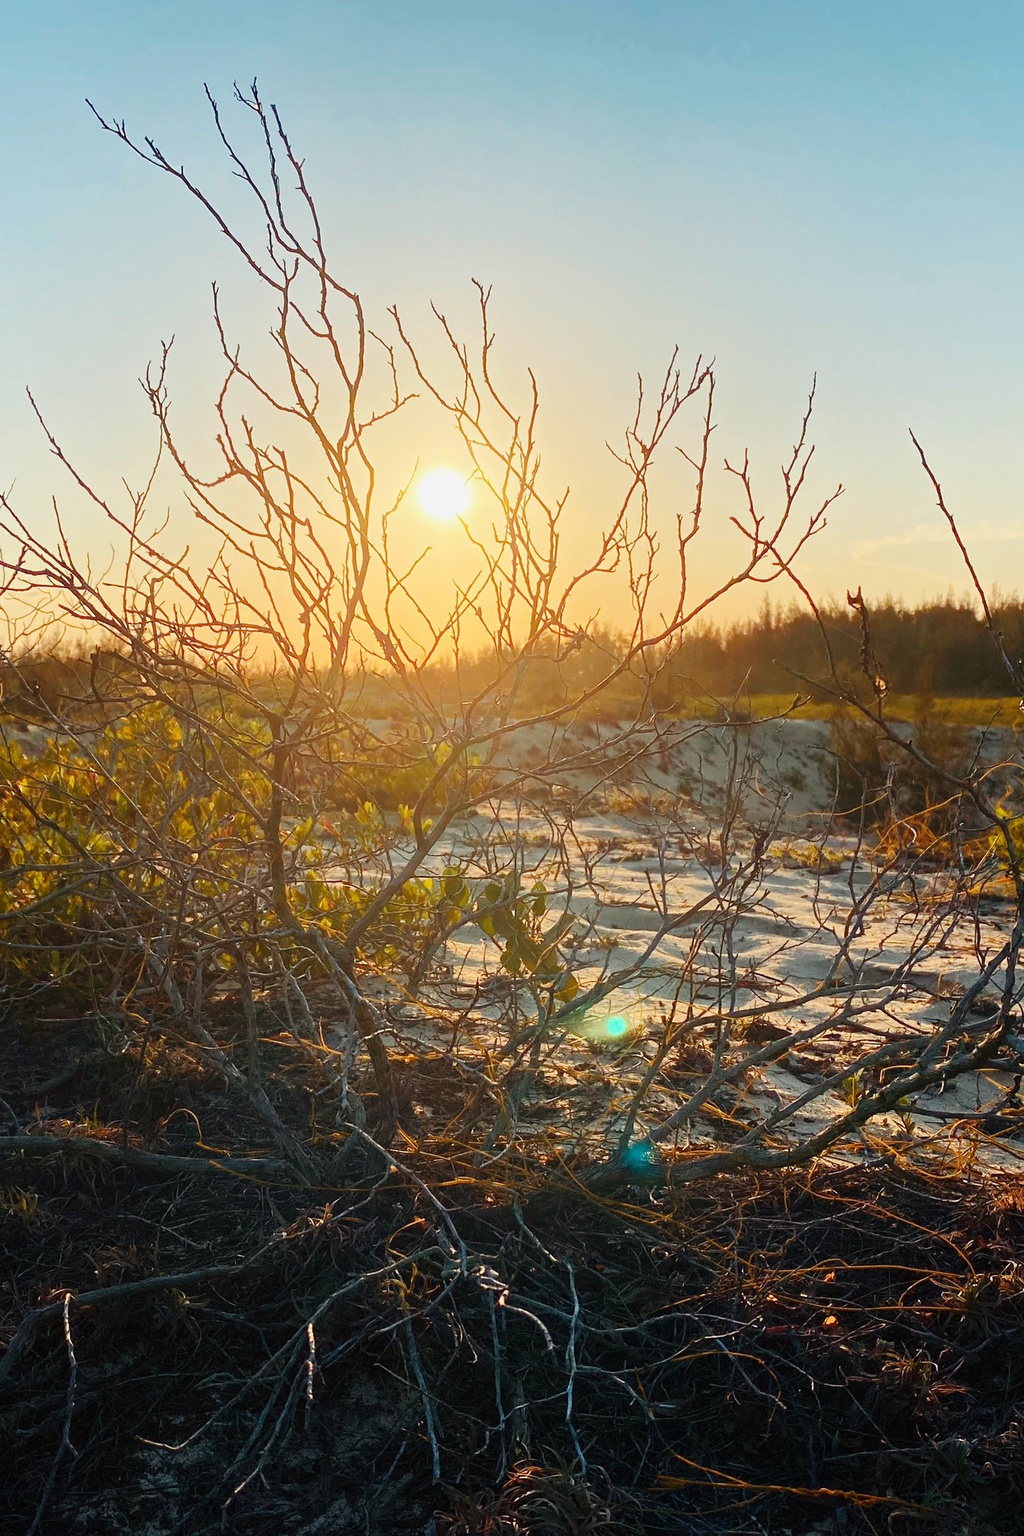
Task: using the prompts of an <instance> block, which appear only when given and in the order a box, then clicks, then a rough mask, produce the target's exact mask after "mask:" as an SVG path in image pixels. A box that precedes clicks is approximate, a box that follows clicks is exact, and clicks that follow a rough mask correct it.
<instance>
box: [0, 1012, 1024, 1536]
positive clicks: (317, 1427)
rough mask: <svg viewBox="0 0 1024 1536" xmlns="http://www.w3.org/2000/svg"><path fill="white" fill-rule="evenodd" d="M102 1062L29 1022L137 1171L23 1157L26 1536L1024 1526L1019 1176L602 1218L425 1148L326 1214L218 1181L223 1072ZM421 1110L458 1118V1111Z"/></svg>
mask: <svg viewBox="0 0 1024 1536" xmlns="http://www.w3.org/2000/svg"><path fill="white" fill-rule="evenodd" d="M225 1028H226V1025H225ZM94 1033H95V1032H94V1031H92V1032H91V1031H90V1027H89V1026H87V1025H84V1024H81V1023H77V1024H76V1023H74V1022H73V1021H65V1024H64V1025H63V1026H62V1027H59V1026H57V1025H51V1026H49V1027H48V1028H47V1029H41V1028H40V1027H38V1026H30V1025H28V1024H27V1023H24V1022H23V1023H22V1024H21V1025H19V1026H17V1027H16V1028H14V1029H13V1030H12V1031H11V1038H10V1039H9V1041H8V1049H7V1059H6V1061H5V1063H4V1065H5V1091H6V1093H7V1095H8V1096H9V1098H10V1101H11V1105H12V1108H13V1109H14V1111H15V1113H18V1114H24V1113H25V1111H26V1110H27V1109H28V1108H29V1106H31V1105H32V1104H33V1103H36V1104H38V1115H39V1117H40V1119H41V1120H43V1121H44V1122H45V1128H46V1129H47V1130H48V1131H49V1132H50V1133H51V1134H52V1133H53V1132H55V1131H59V1130H62V1129H66V1130H74V1131H75V1132H76V1134H77V1136H78V1137H80V1138H84V1137H92V1138H96V1139H98V1140H100V1141H102V1142H103V1144H104V1145H105V1146H107V1147H109V1148H111V1149H112V1151H111V1156H110V1158H109V1159H107V1160H106V1161H105V1162H104V1163H102V1164H100V1163H97V1162H96V1161H95V1160H94V1159H92V1158H89V1157H86V1156H83V1155H82V1154H81V1153H80V1152H78V1151H71V1150H68V1151H67V1152H65V1153H63V1154H59V1153H57V1152H55V1151H54V1150H51V1151H50V1153H49V1154H48V1155H46V1156H41V1155H39V1152H38V1149H36V1151H35V1152H33V1151H31V1150H26V1151H22V1152H15V1151H13V1150H9V1151H7V1152H6V1153H5V1155H4V1159H3V1168H2V1170H0V1174H2V1177H0V1184H2V1188H3V1200H2V1204H0V1240H2V1243H3V1249H4V1273H5V1275H7V1276H8V1277H9V1278H8V1280H7V1282H6V1284H5V1287H4V1291H3V1314H4V1318H3V1324H2V1328H3V1336H4V1339H5V1341H7V1342H10V1341H11V1340H12V1339H14V1340H15V1341H16V1347H15V1349H14V1350H13V1351H9V1353H8V1358H7V1360H6V1362H4V1363H2V1364H0V1377H2V1376H4V1375H6V1380H4V1382H3V1399H2V1409H0V1423H2V1426H3V1432H4V1437H5V1445H6V1447H7V1451H6V1453H5V1454H6V1475H7V1478H8V1488H9V1496H10V1501H11V1502H10V1506H9V1507H10V1512H11V1521H12V1523H11V1525H10V1526H9V1529H11V1530H26V1531H27V1530H28V1529H29V1527H30V1526H31V1525H32V1521H33V1516H34V1514H35V1512H36V1511H37V1510H38V1509H39V1507H40V1499H41V1495H42V1492H43V1490H44V1488H45V1487H46V1485H47V1482H48V1480H49V1481H50V1484H51V1487H50V1493H49V1497H48V1500H47V1501H46V1504H45V1507H44V1508H43V1510H42V1514H41V1518H40V1520H39V1522H38V1524H37V1525H36V1527H35V1528H36V1529H37V1530H38V1531H39V1532H41V1533H46V1532H53V1533H56V1532H64V1531H68V1530H74V1531H76V1532H80V1533H82V1536H100V1533H102V1536H119V1533H122V1532H124V1533H128V1532H129V1531H130V1532H131V1533H132V1536H165V1533H167V1536H169V1533H170V1532H172V1531H180V1532H190V1533H197V1536H200V1533H201V1536H205V1533H206V1532H210V1533H212V1532H214V1531H221V1530H228V1531H236V1532H239V1533H243V1532H244V1533H246V1536H259V1533H263V1532H266V1533H270V1532H275V1533H281V1536H286V1533H296V1536H298V1533H300V1532H304V1533H310V1536H311V1533H312V1532H314V1531H321V1530H329V1531H331V1532H332V1533H335V1532H337V1533H342V1532H349V1531H351V1532H353V1533H355V1532H357V1531H358V1532H366V1531H369V1532H380V1533H384V1532H406V1533H409V1536H413V1533H427V1532H432V1533H436V1536H441V1533H446V1536H514V1533H538V1536H541V1533H542V1536H579V1533H586V1532H592V1531H593V1532H597V1531H613V1532H614V1531H618V1532H636V1533H641V1532H666V1533H667V1532H670V1531H671V1532H676V1531H679V1530H683V1529H685V1530H686V1531H688V1532H695V1533H708V1536H712V1533H722V1536H724V1533H732V1532H739V1531H743V1532H747V1531H751V1532H754V1531H759V1532H767V1533H776V1532H777V1533H779V1536H782V1533H783V1532H804V1531H810V1530H812V1529H813V1530H815V1531H817V1532H823V1531H836V1532H844V1533H852V1532H863V1533H865V1536H868V1533H880V1532H893V1533H897V1536H898V1533H901V1532H907V1533H910V1532H914V1533H928V1532H935V1533H949V1536H953V1533H960V1536H986V1533H996V1532H1007V1533H1009V1532H1011V1531H1016V1530H1017V1529H1019V1508H1020V1500H1021V1498H1022V1497H1024V1437H1022V1431H1021V1422H1020V1414H1019V1404H1020V1396H1021V1386H1022V1381H1021V1373H1022V1368H1024V1351H1022V1350H1021V1339H1022V1335H1024V1274H1022V1272H1021V1269H1020V1257H1019V1256H1020V1252H1021V1245H1022V1243H1024V1187H1022V1186H1021V1185H1020V1184H1018V1183H1016V1182H1010V1181H994V1182H990V1183H989V1184H987V1185H986V1184H983V1183H972V1182H966V1181H965V1180H964V1179H963V1177H961V1176H958V1175H957V1174H956V1173H955V1172H953V1171H949V1170H945V1171H944V1170H943V1169H942V1168H940V1167H939V1166H938V1165H936V1166H935V1167H934V1168H933V1169H932V1170H931V1171H925V1170H922V1169H921V1168H918V1169H917V1170H913V1169H910V1168H908V1167H904V1166H901V1162H900V1157H899V1155H898V1154H897V1153H895V1152H891V1153H889V1154H886V1153H885V1152H884V1150H883V1151H882V1155H881V1156H876V1157H875V1158H873V1159H871V1160H870V1161H871V1162H872V1166H870V1167H864V1168H846V1169H845V1170H843V1169H839V1168H837V1167H832V1168H831V1169H829V1168H825V1167H820V1168H819V1169H818V1170H817V1171H815V1172H813V1173H807V1172H802V1173H795V1174H789V1175H771V1176H767V1175H762V1176H753V1175H744V1176H736V1177H732V1178H728V1179H719V1180H716V1181H713V1182H711V1183H709V1184H706V1185H701V1186H697V1187H686V1188H685V1189H684V1188H674V1187H673V1186H672V1184H671V1182H669V1183H664V1182H662V1183H660V1184H658V1183H655V1184H652V1185H651V1186H649V1187H647V1188H641V1187H636V1188H634V1189H633V1190H632V1191H631V1192H630V1191H628V1190H624V1191H623V1192H622V1194H621V1196H620V1197H619V1198H616V1199H613V1200H609V1199H599V1198H597V1197H595V1196H593V1195H588V1194H587V1193H586V1192H585V1191H584V1190H583V1189H581V1188H580V1186H579V1185H578V1184H576V1183H575V1182H574V1180H573V1179H572V1178H571V1177H570V1176H569V1175H568V1174H567V1173H565V1174H559V1171H558V1167H557V1164H556V1165H553V1166H552V1167H550V1168H549V1169H548V1170H547V1171H546V1173H545V1174H544V1176H543V1177H541V1175H540V1174H539V1172H538V1170H537V1168H536V1166H534V1167H532V1168H530V1167H527V1166H526V1165H525V1164H522V1165H520V1164H517V1163H516V1162H514V1161H513V1160H498V1161H497V1162H496V1163H494V1164H493V1165H492V1166H491V1167H490V1168H488V1167H486V1166H483V1165H481V1162H480V1159H479V1158H478V1157H475V1156H471V1155H470V1154H469V1153H468V1152H463V1151H461V1150H460V1148H459V1145H458V1143H457V1141H456V1140H454V1139H453V1137H452V1136H451V1135H449V1136H444V1135H441V1134H437V1135H436V1136H435V1137H434V1138H433V1139H432V1140H430V1141H426V1140H425V1141H422V1142H421V1144H420V1145H419V1146H418V1147H415V1146H413V1145H412V1144H411V1143H409V1141H408V1138H406V1139H405V1142H406V1144H405V1146H404V1148H399V1149H397V1150H396V1152H395V1162H394V1163H390V1164H389V1163H387V1162H385V1161H384V1160H383V1159H377V1158H375V1157H373V1156H369V1157H367V1158H365V1159H364V1160H363V1163H362V1165H361V1166H360V1165H358V1164H356V1163H353V1162H352V1160H351V1157H350V1158H349V1160H348V1162H347V1163H346V1162H344V1161H342V1162H341V1163H340V1164H339V1167H338V1173H337V1177H336V1178H335V1179H333V1180H331V1181H330V1182H328V1183H326V1184H324V1183H321V1184H318V1185H317V1186H316V1187H312V1188H303V1187H301V1186H298V1185H297V1184H296V1183H295V1181H294V1179H293V1178H291V1177H290V1176H288V1175H287V1174H286V1173H285V1172H284V1171H283V1170H281V1169H275V1168H274V1167H273V1165H272V1164H269V1163H267V1162H265V1163H264V1164H263V1166H262V1168H261V1169H252V1170H250V1171H247V1172H240V1173H236V1174H232V1173H229V1172H220V1171H218V1170H217V1168H216V1166H215V1164H216V1163H217V1161H218V1154H222V1153H224V1152H225V1151H228V1152H231V1153H233V1154H235V1155H238V1154H241V1153H248V1154H258V1155H265V1154H266V1152H267V1148H266V1146H265V1145H264V1144H263V1143H262V1142H261V1141H260V1127H259V1125H258V1124H255V1123H253V1122H252V1120H251V1119H250V1118H249V1117H248V1116H247V1114H246V1111H245V1108H244V1106H243V1105H242V1104H241V1103H240V1102H239V1101H238V1100H237V1099H236V1098H234V1097H232V1096H231V1095H229V1094H228V1093H226V1092H225V1090H224V1088H223V1086H222V1084H221V1082H220V1081H219V1079H218V1077H217V1075H216V1074H215V1073H212V1072H210V1073H204V1072H203V1071H201V1070H198V1069H197V1068H196V1067H195V1065H194V1064H193V1063H192V1062H191V1061H190V1060H189V1059H188V1058H186V1057H184V1056H178V1055H176V1054H175V1052H174V1051H173V1050H172V1049H168V1050H165V1051H162V1052H160V1051H158V1052H156V1053H155V1054H154V1056H153V1057H152V1059H151V1060H150V1061H149V1062H148V1063H146V1064H145V1065H144V1066H142V1067H140V1064H139V1062H138V1060H137V1059H133V1058H131V1057H129V1058H127V1059H126V1058H125V1057H123V1056H122V1057H113V1056H111V1055H110V1054H109V1053H108V1052H104V1051H103V1050H102V1048H99V1047H97V1042H96V1040H95V1038H93V1036H94ZM262 1049H263V1052H264V1059H265V1064H266V1066H267V1067H268V1068H269V1067H270V1066H271V1065H273V1068H274V1073H275V1081H276V1083H277V1085H278V1086H277V1088H276V1094H277V1105H278V1108H279V1110H280V1112H281V1114H282V1117H283V1118H284V1119H285V1120H286V1122H287V1123H288V1124H289V1125H291V1126H292V1127H293V1128H294V1129H296V1130H298V1129H299V1127H300V1126H301V1125H302V1124H305V1125H306V1126H307V1127H308V1126H309V1123H310V1116H311V1115H312V1116H313V1118H314V1120H316V1119H317V1117H319V1118H320V1119H321V1120H322V1121H323V1122H324V1123H323V1125H322V1130H321V1133H320V1134H321V1138H322V1140H323V1139H326V1140H328V1141H329V1139H330V1137H331V1135H332V1132H331V1130H330V1127H329V1124H328V1123H327V1120H328V1117H327V1116H326V1115H325V1114H324V1113H323V1111H322V1107H321V1108H317V1107H316V1105H315V1104H313V1103H312V1102H310V1100H309V1098H308V1096H307V1090H308V1089H309V1088H310V1087H311V1086H312V1083H311V1082H307V1081H306V1075H305V1069H304V1067H303V1065H302V1062H301V1061H300V1060H297V1059H295V1057H294V1056H291V1057H288V1056H286V1054H285V1053H284V1052H283V1051H282V1050H281V1048H280V1047H279V1046H278V1045H276V1044H275V1042H274V1041H273V1040H272V1039H267V1040H265V1041H264V1043H263V1047H262ZM61 1052H68V1053H70V1054H71V1055H72V1056H73V1057H76V1058H77V1059H79V1060H80V1061H82V1063H83V1065H82V1066H81V1068H80V1070H78V1071H77V1072H75V1073H72V1074H70V1075H68V1074H65V1079H64V1081H63V1082H60V1083H58V1084H57V1085H56V1086H55V1087H52V1088H50V1089H49V1090H48V1091H47V1092H46V1093H45V1094H41V1093H40V1091H39V1086H38V1085H39V1083H40V1076H39V1074H40V1072H41V1071H42V1070H44V1065H45V1063H47V1062H48V1063H49V1064H50V1065H49V1067H48V1068H46V1070H48V1071H50V1075H51V1077H53V1076H54V1074H53V1073H52V1063H53V1060H54V1057H55V1056H56V1055H59V1054H60V1053H61ZM57 1075H59V1074H57ZM415 1093H416V1096H417V1099H418V1100H420V1101H424V1100H426V1101H428V1102H429V1103H430V1104H431V1107H432V1108H433V1109H434V1111H435V1118H436V1120H437V1121H438V1123H439V1124H440V1123H442V1122H443V1121H444V1120H445V1119H446V1118H447V1115H448V1113H449V1111H450V1109H451V1107H452V1105H453V1104H455V1103H457V1102H458V1101H459V1097H460V1094H461V1089H460V1088H459V1087H458V1085H457V1084H455V1083H453V1082H452V1080H451V1078H450V1075H449V1073H448V1072H446V1070H445V1064H444V1061H443V1060H439V1061H438V1062H437V1063H435V1066H434V1069H433V1070H432V1071H431V1072H429V1073H427V1072H424V1071H421V1072H420V1074H419V1077H418V1080H417V1082H416V1084H415ZM143 1146H144V1147H145V1148H147V1149H148V1151H149V1153H150V1155H151V1156H152V1157H153V1163H152V1165H151V1166H148V1167H140V1166H135V1165H133V1164H132V1163H131V1159H130V1158H126V1160H125V1163H124V1165H123V1166H121V1165H119V1164H118V1162H117V1160H116V1158H117V1151H116V1149H119V1148H121V1149H125V1148H127V1149H129V1150H131V1149H133V1148H134V1149H139V1148H141V1147H143ZM168 1154H173V1157H174V1158H175V1159H177V1160H180V1159H183V1158H191V1159H193V1160H194V1168H195V1172H194V1173H184V1172H183V1171H182V1168H181V1167H180V1166H179V1164H178V1162H172V1161H171V1160H170V1156H169V1157H168V1163H167V1165H166V1168H165V1169H164V1170H161V1168H160V1164H159V1157H160V1156H161V1155H168ZM389 1168H390V1171H389ZM69 1295H70V1296H72V1297H74V1298H75V1300H74V1301H73V1303H71V1304H70V1305H69V1308H68V1310H67V1319H66V1320H67V1324H68V1330H67V1333H66V1334H65V1331H64V1326H63V1325H64V1320H65V1308H64V1298H65V1297H67V1296H69ZM33 1317H35V1318H36V1319H37V1320H36V1323H35V1326H34V1328H33V1327H30V1326H28V1325H27V1322H26V1320H30V1319H32V1318H33ZM69 1339H70V1341H71V1347H72V1348H73V1355H74V1362H75V1375H74V1378H72V1376H71V1375H70V1372H69ZM12 1355H14V1356H16V1358H11V1356H12ZM72 1387H73V1390H72ZM68 1426H70V1427H69V1434H68V1441H69V1445H70V1446H71V1447H73V1453H72V1451H71V1450H70V1449H68V1448H65V1449H64V1451H63V1452H62V1451H61V1445H62V1436H63V1434H64V1430H65V1429H66V1428H67V1427H68ZM173 1447H181V1448H180V1449H174V1448H173Z"/></svg>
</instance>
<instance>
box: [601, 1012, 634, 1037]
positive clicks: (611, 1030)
mask: <svg viewBox="0 0 1024 1536" xmlns="http://www.w3.org/2000/svg"><path fill="white" fill-rule="evenodd" d="M604 1032H605V1034H606V1035H608V1036H609V1038H610V1039H612V1040H621V1039H622V1036H623V1035H625V1034H628V1033H629V1020H628V1019H624V1018H623V1017H622V1015H621V1014H616V1016H615V1017H614V1018H611V1019H606V1020H605V1026H604Z"/></svg>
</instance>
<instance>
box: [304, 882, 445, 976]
mask: <svg viewBox="0 0 1024 1536" xmlns="http://www.w3.org/2000/svg"><path fill="white" fill-rule="evenodd" d="M379 891H380V884H379V882H377V881H371V882H368V883H366V884H364V885H352V884H343V883H340V882H337V881H329V880H325V879H324V878H323V876H322V875H319V874H310V875H309V876H307V878H306V879H305V880H304V881H303V882H302V883H301V884H298V885H295V886H293V887H291V888H290V892H289V894H290V897H291V902H292V909H293V911H294V912H295V914H296V916H297V917H298V918H299V919H300V920H301V921H303V922H306V923H315V924H317V925H318V926H319V927H320V928H322V929H323V930H324V931H325V932H326V933H329V934H330V935H331V936H332V937H333V938H338V939H343V938H344V937H345V935H346V934H347V933H348V930H349V927H350V925H351V924H352V922H353V921H354V920H355V919H356V918H358V917H362V916H363V914H364V913H365V912H366V910H367V908H368V907H369V905H370V903H371V902H372V901H373V900H374V898H375V897H376V896H377V895H378V894H379ZM441 906H442V901H441V897H440V894H439V892H438V889H437V884H436V882H435V881H433V880H431V879H429V878H421V879H417V880H407V881H406V883H405V884H404V885H403V886H402V887H401V889H400V891H399V892H398V894H397V895H396V896H394V897H392V899H391V901H389V903H388V905H387V907H386V908H385V910H384V912H383V913H382V914H381V916H380V918H379V919H378V921H377V922H376V923H375V924H373V925H372V926H371V928H370V929H369V932H368V934H367V937H366V942H365V944H364V945H363V946H362V952H363V954H364V955H365V957H366V958H368V959H370V960H372V961H373V962H374V963H375V964H377V965H398V966H408V965H409V964H410V963H411V962H413V961H415V959H416V957H417V956H418V954H419V952H420V950H421V949H422V947H423V946H424V945H425V944H427V943H429V941H430V939H431V937H432V936H433V934H434V932H435V931H436V929H437V926H438V914H439V910H440V909H441Z"/></svg>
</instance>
